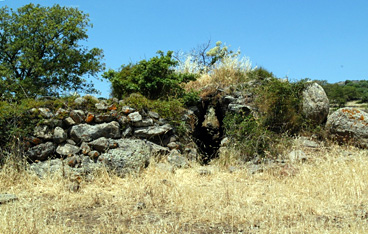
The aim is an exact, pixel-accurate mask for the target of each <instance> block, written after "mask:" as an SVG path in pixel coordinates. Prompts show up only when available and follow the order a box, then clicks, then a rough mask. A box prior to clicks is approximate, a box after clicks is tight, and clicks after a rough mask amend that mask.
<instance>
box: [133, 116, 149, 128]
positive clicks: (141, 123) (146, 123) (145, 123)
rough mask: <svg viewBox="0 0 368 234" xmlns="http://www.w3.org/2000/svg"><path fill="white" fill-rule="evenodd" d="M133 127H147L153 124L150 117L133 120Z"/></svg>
mask: <svg viewBox="0 0 368 234" xmlns="http://www.w3.org/2000/svg"><path fill="white" fill-rule="evenodd" d="M133 125H134V126H135V127H148V126H153V120H152V119H151V118H146V119H142V121H138V122H134V123H133Z"/></svg>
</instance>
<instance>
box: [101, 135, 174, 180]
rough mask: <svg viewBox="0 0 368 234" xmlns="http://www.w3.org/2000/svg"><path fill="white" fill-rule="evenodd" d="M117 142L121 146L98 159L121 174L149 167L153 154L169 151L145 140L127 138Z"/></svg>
mask: <svg viewBox="0 0 368 234" xmlns="http://www.w3.org/2000/svg"><path fill="white" fill-rule="evenodd" d="M115 142H116V143H117V144H118V145H119V148H116V149H111V150H109V151H108V152H106V153H103V154H101V155H100V157H99V158H98V160H99V161H101V162H103V163H104V164H105V165H106V167H107V168H108V169H109V170H112V171H114V172H116V173H117V174H118V175H120V176H124V175H125V174H126V173H129V172H137V171H140V170H141V169H143V168H145V167H147V166H148V164H149V160H150V158H151V157H152V156H155V155H157V154H165V153H168V149H167V148H164V147H161V146H159V145H156V144H154V143H151V142H149V141H145V140H140V139H129V138H126V139H119V140H115Z"/></svg>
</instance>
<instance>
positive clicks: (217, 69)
mask: <svg viewBox="0 0 368 234" xmlns="http://www.w3.org/2000/svg"><path fill="white" fill-rule="evenodd" d="M188 67H197V66H196V65H195V64H194V65H193V66H190V65H188ZM189 70H191V69H189ZM192 70H193V69H192ZM194 70H195V69H194ZM250 71H252V64H251V62H250V60H249V59H248V58H247V57H242V58H241V57H239V56H228V57H225V58H223V59H222V60H221V62H220V63H216V64H215V65H214V67H212V68H211V70H210V71H209V72H207V73H203V74H200V77H199V78H198V79H197V80H195V81H191V82H188V83H187V84H185V86H184V88H185V90H187V91H189V90H196V91H201V90H203V89H204V88H206V87H208V86H212V87H214V88H216V89H218V88H225V87H228V86H230V85H236V84H239V83H241V82H244V81H245V80H246V79H247V73H248V72H250Z"/></svg>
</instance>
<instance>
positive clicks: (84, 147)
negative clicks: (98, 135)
mask: <svg viewBox="0 0 368 234" xmlns="http://www.w3.org/2000/svg"><path fill="white" fill-rule="evenodd" d="M80 149H81V151H82V154H84V155H88V153H89V152H91V147H89V145H88V143H86V142H82V144H81V146H80Z"/></svg>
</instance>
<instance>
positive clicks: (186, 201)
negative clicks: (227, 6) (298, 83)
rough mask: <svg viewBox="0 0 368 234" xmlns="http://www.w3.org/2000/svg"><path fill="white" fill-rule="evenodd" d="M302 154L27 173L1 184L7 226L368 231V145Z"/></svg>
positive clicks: (2, 222)
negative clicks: (247, 161)
mask: <svg viewBox="0 0 368 234" xmlns="http://www.w3.org/2000/svg"><path fill="white" fill-rule="evenodd" d="M303 150H305V152H306V153H307V154H308V156H309V160H308V161H307V162H305V163H295V164H291V163H287V164H285V165H275V166H273V167H265V168H264V170H262V171H260V172H258V173H255V174H251V173H250V171H249V170H248V169H247V167H243V169H241V168H242V167H239V168H240V169H238V170H235V171H234V172H232V173H230V172H229V171H228V170H227V169H226V167H222V168H220V167H216V166H207V167H206V170H209V171H210V172H211V173H205V174H204V173H199V171H200V170H202V169H201V168H199V166H195V165H194V166H193V167H191V168H188V169H177V170H175V172H174V173H172V172H171V170H165V168H164V167H162V164H161V166H160V165H159V164H156V163H152V164H151V165H150V166H149V168H147V169H146V170H145V171H144V172H143V173H142V174H140V175H131V176H128V177H126V178H118V177H115V176H113V175H109V174H107V173H105V172H101V173H100V174H97V175H95V179H94V180H93V181H90V182H88V181H82V182H81V184H80V186H81V187H80V190H79V191H78V192H71V191H70V190H69V189H68V186H67V185H68V183H69V182H70V181H69V180H68V179H66V178H60V177H49V178H46V179H42V180H40V179H38V178H37V177H35V176H33V175H31V174H29V173H24V174H20V175H19V177H18V179H15V180H14V181H9V179H12V178H9V176H8V175H7V174H8V173H9V171H7V170H4V168H3V169H2V170H1V171H0V193H12V194H16V195H17V196H18V198H19V200H18V201H15V202H12V203H6V204H2V205H0V214H1V216H0V233H366V232H367V229H368V222H367V221H368V171H367V170H366V168H367V166H368V158H367V153H366V152H365V151H363V150H358V149H356V148H350V147H340V146H331V147H330V148H321V149H317V150H316V149H314V150H307V149H303Z"/></svg>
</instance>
